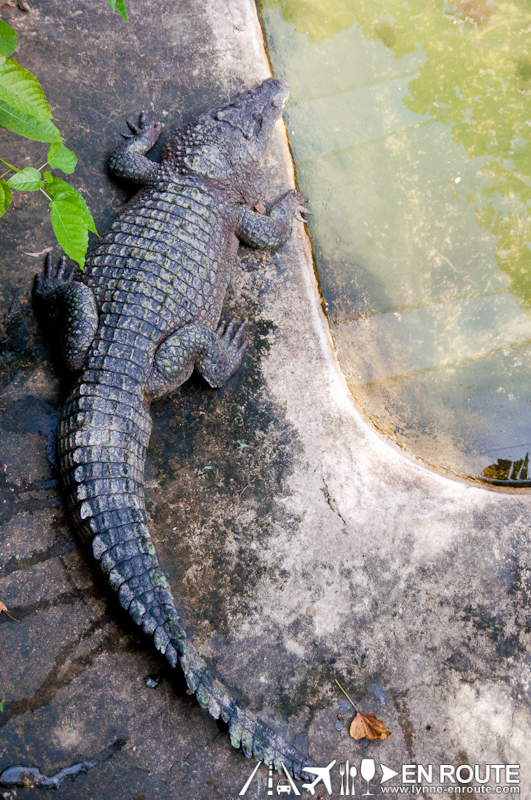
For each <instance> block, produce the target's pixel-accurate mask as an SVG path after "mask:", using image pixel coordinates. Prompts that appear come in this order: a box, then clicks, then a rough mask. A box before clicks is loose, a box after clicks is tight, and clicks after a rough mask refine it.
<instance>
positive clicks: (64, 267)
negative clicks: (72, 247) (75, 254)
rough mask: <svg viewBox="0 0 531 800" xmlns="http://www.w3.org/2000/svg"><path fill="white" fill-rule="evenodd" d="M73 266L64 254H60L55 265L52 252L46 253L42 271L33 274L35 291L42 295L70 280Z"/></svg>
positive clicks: (72, 274)
mask: <svg viewBox="0 0 531 800" xmlns="http://www.w3.org/2000/svg"><path fill="white" fill-rule="evenodd" d="M73 276H74V268H73V267H71V266H70V265H69V264H68V263H67V261H66V256H64V255H63V256H61V258H60V259H59V261H58V263H57V266H55V265H54V263H53V260H52V254H51V253H48V255H47V256H46V262H45V265H44V270H43V272H41V273H39V274H38V275H36V276H35V291H36V292H37V294H39V295H41V296H44V295H48V294H50V292H53V291H55V289H59V288H60V287H61V286H64V285H65V284H67V283H71V282H72V278H73Z"/></svg>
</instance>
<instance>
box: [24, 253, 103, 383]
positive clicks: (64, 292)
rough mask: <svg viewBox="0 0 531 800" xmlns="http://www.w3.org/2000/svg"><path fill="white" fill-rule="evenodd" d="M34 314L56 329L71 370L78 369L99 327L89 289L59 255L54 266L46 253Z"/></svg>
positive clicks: (92, 296) (36, 290)
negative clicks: (78, 279) (77, 279)
mask: <svg viewBox="0 0 531 800" xmlns="http://www.w3.org/2000/svg"><path fill="white" fill-rule="evenodd" d="M33 301H34V303H35V307H36V310H37V313H39V314H40V315H41V316H43V317H45V318H46V320H47V322H48V323H49V324H50V325H51V327H52V328H53V327H55V328H56V330H57V329H58V332H59V340H60V344H61V352H62V354H63V358H64V360H65V362H66V364H67V365H68V367H69V368H70V369H71V370H77V369H80V368H81V366H82V364H83V361H84V360H85V356H86V354H87V351H88V349H89V347H90V345H91V344H92V341H93V339H94V336H95V335H96V330H97V328H98V310H97V308H96V301H95V299H94V295H93V293H92V290H91V289H90V288H89V287H88V286H86V285H85V284H84V283H80V282H79V281H75V280H73V269H72V267H69V266H67V264H66V258H65V257H64V256H62V258H61V259H60V260H59V263H58V265H57V267H54V266H53V264H52V254H51V253H48V256H47V259H46V265H45V268H44V272H42V273H41V274H40V275H37V276H36V278H35V285H34V288H33Z"/></svg>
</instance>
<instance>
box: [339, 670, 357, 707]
mask: <svg viewBox="0 0 531 800" xmlns="http://www.w3.org/2000/svg"><path fill="white" fill-rule="evenodd" d="M334 680H335V682H336V683H337V685H338V686H339V688H340V689H341V691H342V692H343V694H344V695H345V697H346V698H347V700H348V701H349V703H350V705H351V706H352V708H353V709H354V711H355V712H356V714H357V713H358V708H357V706H356V704H355V703H353V702H352V698H351V697H349V696H348V694H347V693H346V691H345V690H344V689H343V687H342V686H341V684H340V683H339V681H338V679H337V678H334Z"/></svg>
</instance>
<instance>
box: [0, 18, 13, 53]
mask: <svg viewBox="0 0 531 800" xmlns="http://www.w3.org/2000/svg"><path fill="white" fill-rule="evenodd" d="M16 49H17V34H16V33H15V31H14V30H13V28H12V27H11V26H10V25H8V24H7V22H4V21H3V20H1V19H0V56H10V55H11V53H14V52H15V50H16Z"/></svg>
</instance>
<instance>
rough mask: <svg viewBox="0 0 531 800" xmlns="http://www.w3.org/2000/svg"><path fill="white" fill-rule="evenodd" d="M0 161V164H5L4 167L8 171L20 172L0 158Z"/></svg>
mask: <svg viewBox="0 0 531 800" xmlns="http://www.w3.org/2000/svg"><path fill="white" fill-rule="evenodd" d="M0 161H1V162H2V164H5V165H6V167H9V169H12V170H13V172H21V170H20V169H17V168H16V167H12V166H11V164H8V163H7V161H4V159H3V158H0Z"/></svg>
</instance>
